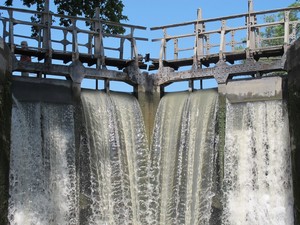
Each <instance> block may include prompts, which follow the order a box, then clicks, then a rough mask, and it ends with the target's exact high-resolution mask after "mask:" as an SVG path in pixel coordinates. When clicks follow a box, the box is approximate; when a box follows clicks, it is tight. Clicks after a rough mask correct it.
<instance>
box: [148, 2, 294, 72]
mask: <svg viewBox="0 0 300 225" xmlns="http://www.w3.org/2000/svg"><path fill="white" fill-rule="evenodd" d="M299 10H300V6H298V7H287V8H281V9H272V10H264V11H257V12H255V11H252V10H249V12H247V13H242V14H236V15H230V16H223V17H216V18H209V19H203V18H202V16H201V15H200V16H198V19H197V20H194V21H189V22H184V23H177V24H169V25H164V26H156V27H151V28H150V30H151V31H153V30H162V33H163V36H162V37H161V38H155V39H152V40H151V41H152V42H157V41H160V42H161V50H160V55H159V68H161V67H162V66H164V63H163V62H164V61H168V60H179V61H180V60H185V61H186V58H187V56H184V57H181V58H180V57H179V52H183V50H185V49H186V50H187V51H188V50H194V51H193V52H191V53H190V56H188V58H191V59H194V60H193V61H190V62H193V67H194V68H199V67H201V66H202V59H204V58H207V57H210V56H211V55H212V52H211V50H212V48H215V47H219V48H218V49H217V50H216V51H215V52H214V53H213V54H214V55H215V54H219V61H223V60H226V55H227V54H228V53H235V52H241V48H242V51H244V52H245V55H246V58H252V57H253V54H255V52H256V51H257V50H259V49H263V48H265V47H269V48H270V49H271V48H272V47H274V46H276V47H278V49H280V48H283V49H284V52H285V51H286V50H287V48H288V46H289V45H290V44H291V43H292V42H293V41H295V40H296V38H297V35H299V33H300V28H299V27H300V26H299V24H300V21H299V20H297V21H292V20H290V17H289V14H290V13H291V12H292V11H299ZM272 13H273V14H274V13H282V20H280V21H271V22H265V21H263V19H262V18H260V17H259V16H265V15H269V14H272ZM241 20H243V21H241ZM241 22H242V23H245V25H241ZM215 23H219V27H218V25H216V24H215ZM229 23H230V26H229V25H227V24H229ZM200 25H201V26H200ZM191 26H192V27H191ZM276 26H281V27H282V29H283V34H282V36H278V35H277V36H276V37H274V36H270V35H269V34H265V35H263V33H264V32H265V33H267V32H269V31H270V29H272V27H276ZM176 28H177V31H178V32H177V34H176V35H169V34H168V31H169V30H168V29H172V34H174V33H176V32H175V29H176ZM187 29H189V31H190V32H187V31H186V30H187ZM268 29H269V30H268ZM182 31H184V32H185V33H183V32H182ZM216 36H217V37H216ZM187 38H194V41H191V40H190V39H189V40H188V41H185V43H187V42H189V43H190V47H187V46H185V47H184V48H180V47H179V42H180V41H181V40H183V41H184V40H187ZM213 39H215V40H213ZM238 39H240V40H245V45H244V46H241V45H240V43H241V41H238ZM274 39H280V40H282V41H281V42H282V44H281V45H278V43H277V42H276V43H274V44H272V40H274ZM213 41H214V42H213ZM172 42H173V47H171V49H173V51H174V52H173V55H174V58H172V56H171V54H169V53H170V50H167V49H169V46H170V45H172ZM170 43H171V44H170ZM238 44H239V45H238ZM226 46H229V47H231V49H228V47H226ZM277 52H280V51H277ZM276 54H281V53H276ZM167 56H168V57H167ZM237 60H239V59H237Z"/></svg>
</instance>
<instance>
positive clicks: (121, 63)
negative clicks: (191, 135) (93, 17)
mask: <svg viewBox="0 0 300 225" xmlns="http://www.w3.org/2000/svg"><path fill="white" fill-rule="evenodd" d="M14 53H15V54H18V55H27V56H31V57H37V58H38V60H39V61H40V60H43V59H45V58H46V51H44V50H42V49H41V50H39V49H34V48H30V49H22V48H18V47H16V48H15V49H14ZM73 54H74V53H72V52H63V51H57V50H56V51H55V50H54V51H52V59H56V60H62V61H63V63H65V64H67V63H69V62H72V57H73ZM79 60H80V62H82V63H87V64H88V66H93V65H96V64H97V58H96V57H95V55H91V54H87V53H79ZM132 61H134V60H132V59H129V60H126V59H119V58H111V57H105V59H104V64H105V65H106V66H113V67H117V68H118V69H119V70H121V69H123V68H125V67H127V66H128V65H129V64H130V63H131V62H132ZM139 68H140V69H147V65H146V64H145V63H143V62H139Z"/></svg>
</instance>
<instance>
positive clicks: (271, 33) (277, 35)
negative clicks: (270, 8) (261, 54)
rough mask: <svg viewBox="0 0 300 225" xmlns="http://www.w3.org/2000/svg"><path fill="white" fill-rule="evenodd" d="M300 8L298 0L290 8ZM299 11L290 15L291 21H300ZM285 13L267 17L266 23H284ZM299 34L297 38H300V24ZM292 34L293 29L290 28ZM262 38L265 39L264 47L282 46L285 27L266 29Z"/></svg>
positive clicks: (293, 11) (262, 33)
mask: <svg viewBox="0 0 300 225" xmlns="http://www.w3.org/2000/svg"><path fill="white" fill-rule="evenodd" d="M297 6H300V0H297V1H296V2H295V3H293V4H291V5H289V7H297ZM298 14H299V10H292V11H291V12H290V14H289V20H290V21H296V20H299V18H298ZM284 17H285V15H284V12H281V13H278V14H273V15H270V16H266V17H265V19H264V20H265V22H266V23H273V22H276V21H283V20H284ZM296 30H297V33H296V36H297V37H298V36H299V30H300V29H299V24H298V25H297V28H296ZM291 32H292V28H291V27H290V33H291ZM261 36H262V37H263V38H264V39H265V40H263V42H262V46H275V45H282V44H284V38H283V37H284V26H282V25H275V26H269V27H267V28H266V29H265V31H263V32H261Z"/></svg>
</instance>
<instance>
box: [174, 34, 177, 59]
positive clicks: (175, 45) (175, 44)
mask: <svg viewBox="0 0 300 225" xmlns="http://www.w3.org/2000/svg"><path fill="white" fill-rule="evenodd" d="M174 59H178V38H175V39H174Z"/></svg>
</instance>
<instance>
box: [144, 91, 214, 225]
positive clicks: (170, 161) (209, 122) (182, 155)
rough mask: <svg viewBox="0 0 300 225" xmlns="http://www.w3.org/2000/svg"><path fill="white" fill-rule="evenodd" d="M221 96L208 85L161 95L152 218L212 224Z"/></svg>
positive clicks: (154, 149)
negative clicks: (193, 89)
mask: <svg viewBox="0 0 300 225" xmlns="http://www.w3.org/2000/svg"><path fill="white" fill-rule="evenodd" d="M217 96H218V94H217V91H216V90H206V91H199V92H193V93H188V92H187V93H176V94H167V95H166V96H165V97H164V98H163V99H162V100H161V102H160V105H159V109H158V112H157V115H156V122H155V130H154V134H153V143H152V150H151V167H150V190H151V193H152V194H151V198H150V200H149V202H150V203H149V205H150V212H151V217H152V223H151V224H161V225H170V224H174V225H175V224H176V225H177V224H185V225H197V224H209V221H210V219H211V212H212V204H213V203H212V198H213V196H214V192H213V173H214V171H213V170H214V164H215V161H214V159H215V154H216V148H215V146H216V142H217V140H216V135H215V120H216V111H217V101H218V98H217Z"/></svg>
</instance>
